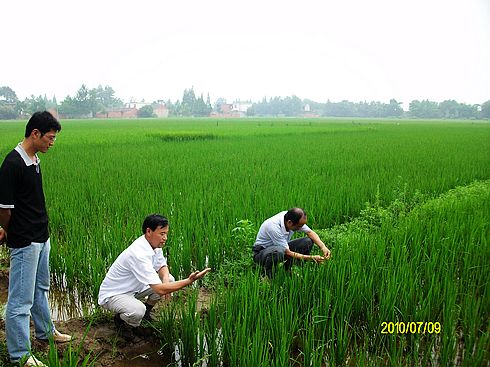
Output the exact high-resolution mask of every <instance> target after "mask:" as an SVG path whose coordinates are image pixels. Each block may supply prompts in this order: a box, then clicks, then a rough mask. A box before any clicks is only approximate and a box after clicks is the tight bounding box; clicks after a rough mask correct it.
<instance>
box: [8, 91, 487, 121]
mask: <svg viewBox="0 0 490 367" xmlns="http://www.w3.org/2000/svg"><path fill="white" fill-rule="evenodd" d="M159 102H160V101H159ZM155 103H157V102H155ZM164 103H165V105H166V106H167V108H168V110H169V115H170V116H175V117H178V116H183V117H191V116H195V117H206V116H209V115H210V113H211V112H213V111H214V112H217V113H219V112H221V111H220V109H221V106H222V105H223V104H226V100H224V99H223V98H218V99H217V100H216V102H215V103H214V105H212V104H211V101H210V97H209V94H208V95H207V98H206V100H205V99H204V96H203V94H201V95H200V96H199V97H197V96H196V94H195V92H194V89H193V88H189V89H185V90H184V94H183V96H182V100H177V101H176V102H172V101H170V100H167V101H166V102H164ZM123 106H124V102H123V101H122V100H121V99H120V98H118V97H117V96H116V93H115V91H114V89H113V88H112V87H110V86H105V87H102V86H100V85H99V86H98V87H97V88H92V89H89V88H87V86H86V85H85V84H82V86H81V87H80V88H79V89H78V91H77V92H76V93H75V95H74V96H73V97H72V96H67V97H66V98H65V99H64V100H63V101H61V103H58V102H57V100H56V97H53V98H51V99H49V98H47V97H46V96H37V97H36V96H34V95H31V96H30V97H29V98H25V99H24V100H23V101H20V100H19V99H18V98H17V95H16V93H15V91H14V90H12V89H11V88H10V87H8V86H3V87H0V119H1V120H8V119H17V118H19V117H23V116H26V115H31V114H32V113H34V112H35V111H40V110H46V109H50V108H54V109H57V111H58V113H59V114H60V115H62V116H64V117H66V118H91V117H93V116H95V114H96V113H98V112H103V113H104V112H107V111H109V110H111V109H114V108H120V107H123ZM247 115H248V116H288V117H296V116H322V117H370V118H381V117H408V118H442V119H480V118H483V119H488V118H490V100H488V101H486V102H484V103H482V104H481V105H477V104H475V105H469V104H465V103H459V102H457V101H455V100H446V101H443V102H433V101H429V100H421V101H419V100H413V101H412V102H410V104H409V110H408V111H404V110H403V109H402V107H401V103H400V102H397V101H396V100H395V99H391V100H390V101H389V103H382V102H351V101H347V100H344V101H341V102H331V101H327V102H325V103H320V102H315V101H312V100H309V99H303V100H302V99H300V98H299V97H297V96H291V97H285V98H283V97H272V98H269V99H267V98H265V97H264V98H263V99H262V101H260V102H256V103H253V104H252V106H251V107H250V108H249V109H248V111H247ZM138 116H139V117H152V116H153V108H152V107H151V106H144V107H142V108H141V109H140V110H138Z"/></svg>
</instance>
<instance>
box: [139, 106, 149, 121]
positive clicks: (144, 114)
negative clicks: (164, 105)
mask: <svg viewBox="0 0 490 367" xmlns="http://www.w3.org/2000/svg"><path fill="white" fill-rule="evenodd" d="M138 117H143V118H146V117H153V107H152V106H150V105H147V106H143V107H141V108H140V109H139V110H138Z"/></svg>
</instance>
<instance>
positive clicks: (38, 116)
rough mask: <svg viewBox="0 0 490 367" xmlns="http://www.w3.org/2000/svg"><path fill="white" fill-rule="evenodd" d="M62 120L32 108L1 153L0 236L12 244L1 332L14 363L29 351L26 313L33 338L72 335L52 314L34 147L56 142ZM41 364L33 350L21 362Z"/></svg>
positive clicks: (40, 149)
mask: <svg viewBox="0 0 490 367" xmlns="http://www.w3.org/2000/svg"><path fill="white" fill-rule="evenodd" d="M60 130H61V125H60V123H59V122H58V120H57V119H56V118H54V117H53V115H51V114H50V113H49V112H47V111H44V112H36V113H34V114H33V115H32V116H31V118H30V119H29V121H28V122H27V125H26V129H25V134H24V140H23V141H22V142H21V143H19V144H18V145H17V146H16V147H15V148H14V149H13V150H12V151H11V152H10V153H9V154H8V155H7V156H6V158H5V160H4V161H3V164H2V166H1V168H0V226H1V227H0V242H3V241H6V242H7V245H8V247H9V250H10V276H9V290H8V301H7V310H6V314H5V332H6V339H7V349H8V352H9V355H10V360H11V361H12V363H19V362H20V361H21V360H22V359H24V358H27V357H28V356H29V354H30V351H31V343H30V340H29V336H30V332H29V326H30V322H29V319H30V317H29V314H30V315H31V316H32V319H33V321H34V327H35V330H36V338H38V339H43V340H47V339H48V337H50V336H52V337H53V339H54V341H55V342H67V341H70V340H71V339H72V338H71V336H70V335H65V334H61V333H60V332H59V331H57V330H56V329H55V327H54V325H53V322H52V320H51V313H50V310H49V304H48V297H47V293H48V290H49V283H50V276H49V251H50V241H49V233H48V215H47V212H46V203H45V199H44V192H43V184H42V175H41V165H40V159H39V157H38V155H37V153H38V152H41V153H46V152H47V151H48V150H49V148H51V147H52V146H53V145H54V142H55V140H56V134H57V133H58V132H59V131H60ZM34 365H37V366H45V365H44V364H43V363H42V362H40V361H38V360H37V359H36V358H35V357H34V356H32V355H31V356H30V357H29V358H27V361H26V362H25V366H34Z"/></svg>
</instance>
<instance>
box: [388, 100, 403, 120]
mask: <svg viewBox="0 0 490 367" xmlns="http://www.w3.org/2000/svg"><path fill="white" fill-rule="evenodd" d="M400 105H401V102H397V101H396V99H390V104H389V105H388V106H387V110H386V117H400V116H401V115H403V108H401V106H400Z"/></svg>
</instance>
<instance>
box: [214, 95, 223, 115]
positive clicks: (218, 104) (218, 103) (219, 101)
mask: <svg viewBox="0 0 490 367" xmlns="http://www.w3.org/2000/svg"><path fill="white" fill-rule="evenodd" d="M223 104H226V99H224V98H221V97H220V98H218V99H217V100H216V102H214V107H213V110H214V111H216V112H221V105H223Z"/></svg>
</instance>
